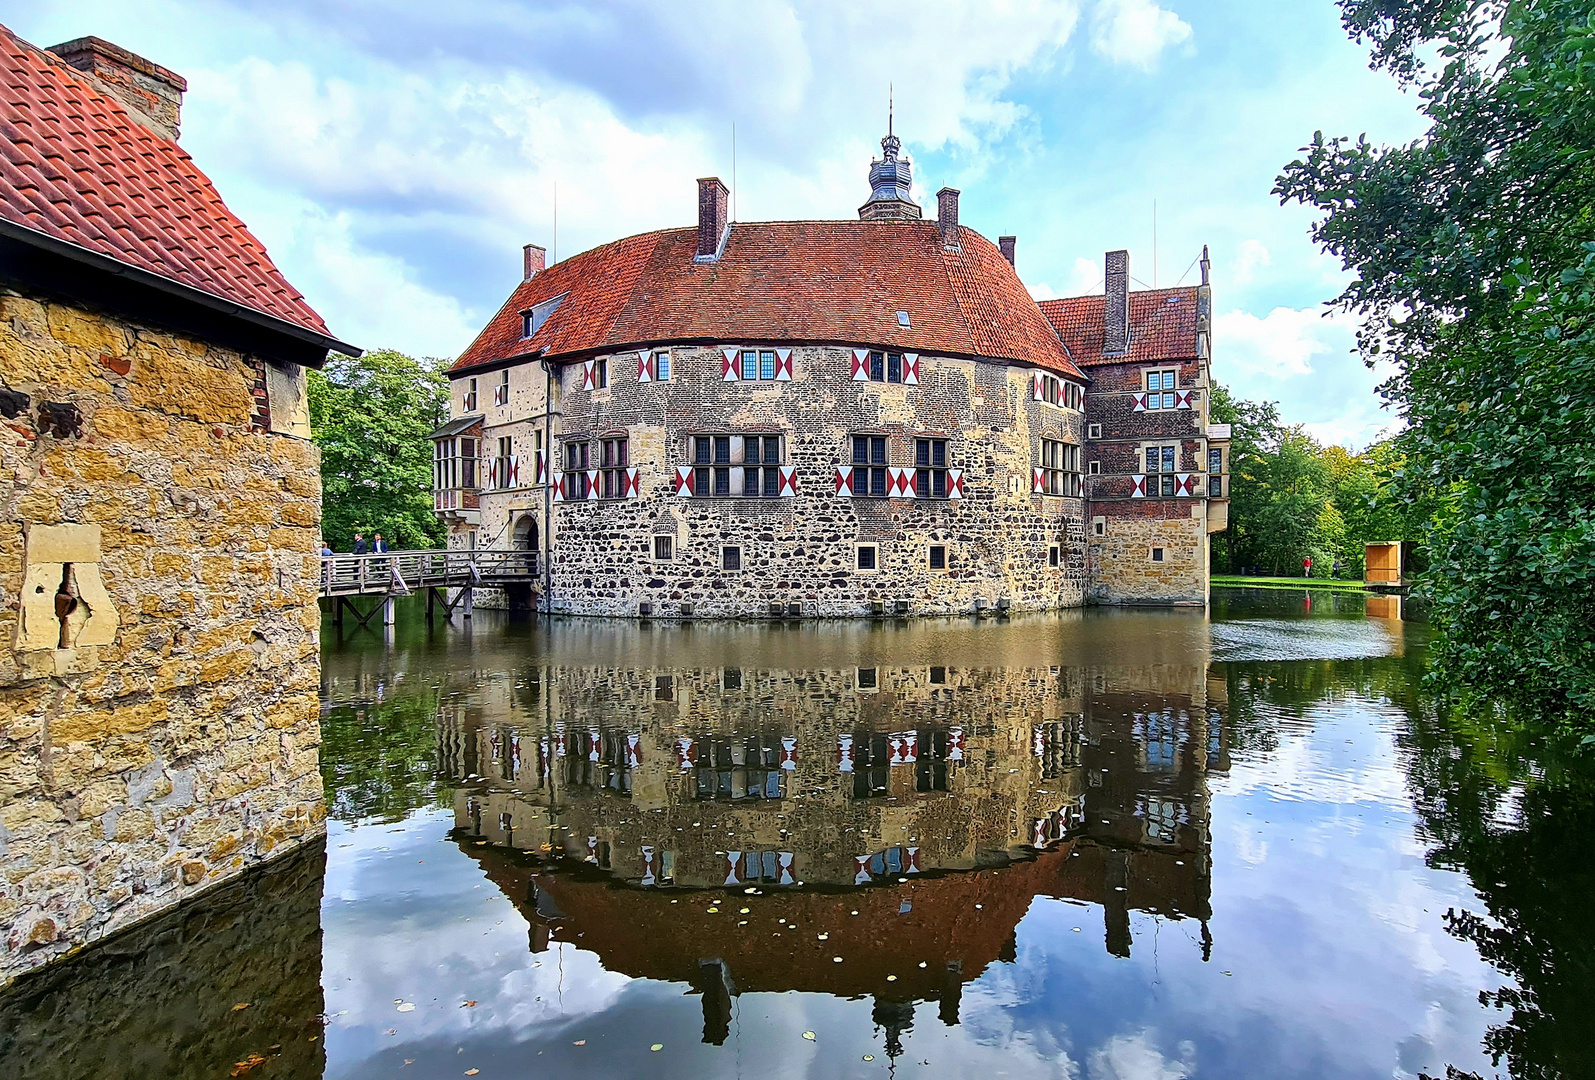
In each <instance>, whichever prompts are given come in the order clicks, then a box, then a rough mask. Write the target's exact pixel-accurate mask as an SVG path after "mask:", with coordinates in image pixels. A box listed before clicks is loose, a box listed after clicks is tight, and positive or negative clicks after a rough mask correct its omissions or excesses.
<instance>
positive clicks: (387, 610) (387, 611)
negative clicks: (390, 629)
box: [382, 596, 395, 626]
mask: <svg viewBox="0 0 1595 1080" xmlns="http://www.w3.org/2000/svg"><path fill="white" fill-rule="evenodd" d="M394 621H395V620H394V604H393V597H391V596H387V597H383V599H382V625H383V626H392V625H393V623H394Z"/></svg>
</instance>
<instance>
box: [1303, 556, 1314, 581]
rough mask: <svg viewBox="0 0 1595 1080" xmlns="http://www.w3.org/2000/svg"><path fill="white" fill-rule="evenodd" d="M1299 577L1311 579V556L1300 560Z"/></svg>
mask: <svg viewBox="0 0 1595 1080" xmlns="http://www.w3.org/2000/svg"><path fill="white" fill-rule="evenodd" d="M1301 576H1302V577H1312V576H1313V557H1312V556H1311V555H1308V556H1307V557H1306V558H1304V559H1302V561H1301Z"/></svg>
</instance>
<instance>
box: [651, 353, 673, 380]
mask: <svg viewBox="0 0 1595 1080" xmlns="http://www.w3.org/2000/svg"><path fill="white" fill-rule="evenodd" d="M653 370H654V376H653V381H654V382H669V381H670V376H671V363H670V350H669V349H660V350H658V351H656V352H655V353H654V354H653Z"/></svg>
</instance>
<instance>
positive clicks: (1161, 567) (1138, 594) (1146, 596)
mask: <svg viewBox="0 0 1595 1080" xmlns="http://www.w3.org/2000/svg"><path fill="white" fill-rule="evenodd" d="M1193 511H1194V512H1196V513H1201V512H1202V511H1203V504H1202V502H1201V501H1199V500H1190V501H1186V502H1176V501H1172V500H1162V499H1160V500H1147V501H1146V502H1140V503H1131V502H1119V503H1106V504H1093V512H1094V513H1096V514H1098V515H1101V517H1102V522H1103V525H1104V535H1102V536H1096V535H1094V534H1093V535H1092V537H1091V589H1092V599H1093V600H1095V601H1096V602H1098V603H1107V604H1206V603H1207V597H1208V585H1209V577H1208V569H1207V568H1208V537H1207V519H1206V517H1205V516H1201V517H1196V516H1193ZM1155 550H1161V552H1162V554H1163V559H1162V561H1154V559H1153V552H1154V551H1155Z"/></svg>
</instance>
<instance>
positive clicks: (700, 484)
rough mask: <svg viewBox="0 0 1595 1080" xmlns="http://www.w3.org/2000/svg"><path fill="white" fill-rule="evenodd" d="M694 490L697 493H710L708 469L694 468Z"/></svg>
mask: <svg viewBox="0 0 1595 1080" xmlns="http://www.w3.org/2000/svg"><path fill="white" fill-rule="evenodd" d="M692 490H693V494H695V495H707V494H709V470H708V469H694V470H693V471H692Z"/></svg>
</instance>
